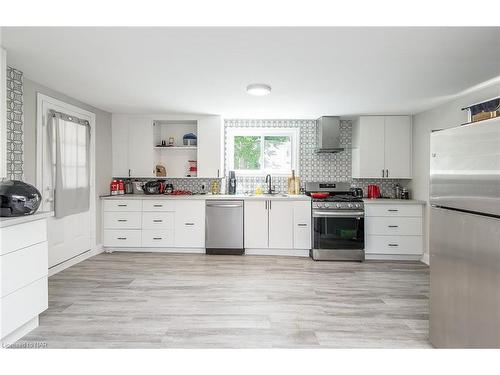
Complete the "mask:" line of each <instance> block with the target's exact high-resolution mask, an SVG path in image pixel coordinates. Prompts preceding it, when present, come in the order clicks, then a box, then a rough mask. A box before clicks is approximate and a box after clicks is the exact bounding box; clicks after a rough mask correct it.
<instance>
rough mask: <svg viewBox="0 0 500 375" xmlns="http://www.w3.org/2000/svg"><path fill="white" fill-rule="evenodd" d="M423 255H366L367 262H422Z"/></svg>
mask: <svg viewBox="0 0 500 375" xmlns="http://www.w3.org/2000/svg"><path fill="white" fill-rule="evenodd" d="M421 258H422V256H421V255H408V254H366V253H365V259H366V260H386V261H391V260H396V261H398V260H400V261H401V260H403V261H420V259H421Z"/></svg>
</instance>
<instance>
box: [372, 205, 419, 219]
mask: <svg viewBox="0 0 500 375" xmlns="http://www.w3.org/2000/svg"><path fill="white" fill-rule="evenodd" d="M365 216H368V217H369V216H387V217H393V216H400V217H422V206H421V205H418V204H404V205H403V204H402V205H397V204H378V203H373V204H370V203H366V204H365Z"/></svg>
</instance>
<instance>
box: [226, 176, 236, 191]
mask: <svg viewBox="0 0 500 375" xmlns="http://www.w3.org/2000/svg"><path fill="white" fill-rule="evenodd" d="M228 180H229V181H228V183H227V185H228V186H227V193H228V194H229V195H235V194H236V174H235V173H234V171H229V179H228Z"/></svg>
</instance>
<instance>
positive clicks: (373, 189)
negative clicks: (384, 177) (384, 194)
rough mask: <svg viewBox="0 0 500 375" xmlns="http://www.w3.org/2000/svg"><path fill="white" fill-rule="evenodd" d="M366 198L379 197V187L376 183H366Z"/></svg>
mask: <svg viewBox="0 0 500 375" xmlns="http://www.w3.org/2000/svg"><path fill="white" fill-rule="evenodd" d="M368 198H370V199H377V198H380V188H379V187H378V186H377V185H368Z"/></svg>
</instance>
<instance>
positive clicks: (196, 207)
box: [174, 200, 205, 248]
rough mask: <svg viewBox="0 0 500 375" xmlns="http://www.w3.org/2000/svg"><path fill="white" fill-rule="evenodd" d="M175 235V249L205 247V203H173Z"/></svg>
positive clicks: (202, 201) (201, 201)
mask: <svg viewBox="0 0 500 375" xmlns="http://www.w3.org/2000/svg"><path fill="white" fill-rule="evenodd" d="M174 221H175V233H174V237H175V239H174V241H175V246H177V247H196V248H199V247H205V201H204V200H200V201H176V202H175V219H174Z"/></svg>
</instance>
